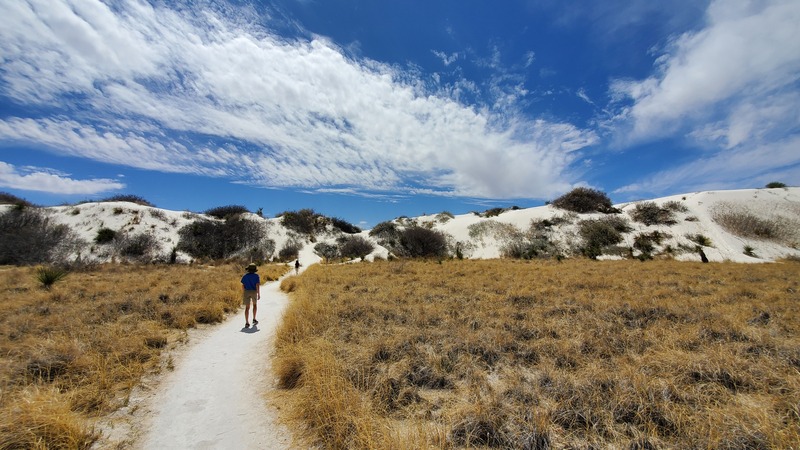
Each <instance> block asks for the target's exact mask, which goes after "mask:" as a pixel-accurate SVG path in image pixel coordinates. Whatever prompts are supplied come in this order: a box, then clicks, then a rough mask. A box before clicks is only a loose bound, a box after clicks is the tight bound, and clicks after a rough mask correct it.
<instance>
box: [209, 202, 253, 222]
mask: <svg viewBox="0 0 800 450" xmlns="http://www.w3.org/2000/svg"><path fill="white" fill-rule="evenodd" d="M249 212H250V210H249V209H247V207H245V206H242V205H227V206H217V207H215V208H211V209H209V210H207V211H205V212H204V213H203V214H206V215H208V216H211V217H216V218H217V219H221V220H225V219H227V218H229V217H234V216H238V215H241V214H245V213H249Z"/></svg>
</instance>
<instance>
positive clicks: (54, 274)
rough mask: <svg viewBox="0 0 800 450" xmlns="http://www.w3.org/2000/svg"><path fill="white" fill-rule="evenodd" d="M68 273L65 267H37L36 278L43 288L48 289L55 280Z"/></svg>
mask: <svg viewBox="0 0 800 450" xmlns="http://www.w3.org/2000/svg"><path fill="white" fill-rule="evenodd" d="M68 274H69V271H67V269H64V268H61V267H39V268H38V269H36V279H37V280H38V281H39V283H41V284H42V287H43V288H45V289H50V288H51V287H52V286H53V285H54V284H55V283H56V282H57V281H60V280H62V279H63V278H64V277H66V276H67V275H68Z"/></svg>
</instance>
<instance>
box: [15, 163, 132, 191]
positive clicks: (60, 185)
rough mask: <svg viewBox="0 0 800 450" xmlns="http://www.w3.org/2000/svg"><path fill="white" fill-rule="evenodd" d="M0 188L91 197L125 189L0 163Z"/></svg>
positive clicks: (109, 182)
mask: <svg viewBox="0 0 800 450" xmlns="http://www.w3.org/2000/svg"><path fill="white" fill-rule="evenodd" d="M0 186H2V187H5V188H12V189H19V190H23V191H38V192H48V193H54V194H66V195H72V194H82V195H92V194H99V193H102V192H108V191H114V190H119V189H123V188H125V185H124V184H122V183H119V182H117V181H114V180H109V179H103V178H101V179H91V180H75V179H72V178H70V175H69V174H65V173H62V172H60V171H56V170H52V169H46V168H41V167H16V166H14V165H11V164H8V163H5V162H3V161H0Z"/></svg>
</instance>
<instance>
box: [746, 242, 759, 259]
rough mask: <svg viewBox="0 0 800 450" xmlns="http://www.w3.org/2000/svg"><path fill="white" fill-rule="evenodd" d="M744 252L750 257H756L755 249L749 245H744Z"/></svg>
mask: <svg viewBox="0 0 800 450" xmlns="http://www.w3.org/2000/svg"><path fill="white" fill-rule="evenodd" d="M744 254H745V255H747V256H750V257H752V258H758V256H756V253H755V249H754V248H753V247H751V246H749V245H745V246H744Z"/></svg>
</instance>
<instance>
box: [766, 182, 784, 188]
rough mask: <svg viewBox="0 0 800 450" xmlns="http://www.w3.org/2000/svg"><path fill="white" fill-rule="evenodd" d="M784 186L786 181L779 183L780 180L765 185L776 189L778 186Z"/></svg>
mask: <svg viewBox="0 0 800 450" xmlns="http://www.w3.org/2000/svg"><path fill="white" fill-rule="evenodd" d="M785 187H786V183H781V182H780V181H773V182H771V183H768V184H767V186H766V188H767V189H778V188H785Z"/></svg>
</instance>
